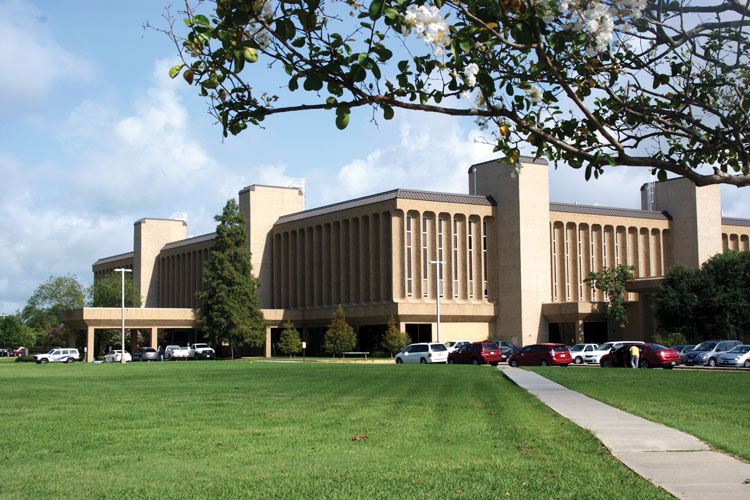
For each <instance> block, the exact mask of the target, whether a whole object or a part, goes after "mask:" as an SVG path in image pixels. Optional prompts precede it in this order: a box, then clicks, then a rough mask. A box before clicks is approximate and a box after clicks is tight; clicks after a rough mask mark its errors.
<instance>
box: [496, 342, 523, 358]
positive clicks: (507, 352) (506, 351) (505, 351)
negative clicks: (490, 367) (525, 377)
mask: <svg viewBox="0 0 750 500" xmlns="http://www.w3.org/2000/svg"><path fill="white" fill-rule="evenodd" d="M521 349H523V347H518V346H513V347H502V346H500V352H501V353H502V355H503V358H502V359H501V360H500V361H508V358H510V357H511V356H512V355H514V354H515V353H517V352H521Z"/></svg>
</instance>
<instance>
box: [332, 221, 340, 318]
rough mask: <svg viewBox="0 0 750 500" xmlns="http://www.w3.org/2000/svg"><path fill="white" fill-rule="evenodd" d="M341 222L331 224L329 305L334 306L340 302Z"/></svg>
mask: <svg viewBox="0 0 750 500" xmlns="http://www.w3.org/2000/svg"><path fill="white" fill-rule="evenodd" d="M341 261H342V256H341V222H339V221H336V222H334V223H333V224H332V225H331V268H330V276H331V278H330V279H331V300H330V302H329V303H330V305H332V306H335V305H337V304H339V303H340V302H341V278H342V275H341Z"/></svg>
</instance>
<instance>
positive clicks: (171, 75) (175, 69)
mask: <svg viewBox="0 0 750 500" xmlns="http://www.w3.org/2000/svg"><path fill="white" fill-rule="evenodd" d="M183 66H184V64H175V65H174V66H172V67H171V68H169V78H175V77H177V75H179V74H180V70H181V69H182V67H183Z"/></svg>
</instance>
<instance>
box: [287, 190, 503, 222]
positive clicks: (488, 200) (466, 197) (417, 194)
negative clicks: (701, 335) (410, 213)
mask: <svg viewBox="0 0 750 500" xmlns="http://www.w3.org/2000/svg"><path fill="white" fill-rule="evenodd" d="M397 198H400V199H406V200H420V201H432V202H437V203H459V204H464V205H482V206H495V205H497V204H496V203H495V200H494V199H493V198H492V197H491V196H483V195H473V194H456V193H438V192H434V191H418V190H416V189H393V190H391V191H385V192H383V193H377V194H372V195H369V196H363V197H361V198H355V199H353V200H348V201H342V202H339V203H333V204H331V205H325V206H323V207H318V208H313V209H310V210H305V211H302V212H297V213H294V214H289V215H283V216H281V217H279V220H278V221H276V224H283V223H286V222H293V221H296V220H301V219H306V218H309V217H316V216H319V215H325V214H330V213H335V212H339V211H342V210H348V209H351V208H356V207H361V206H365V205H371V204H374V203H380V202H383V201H388V200H394V199H397Z"/></svg>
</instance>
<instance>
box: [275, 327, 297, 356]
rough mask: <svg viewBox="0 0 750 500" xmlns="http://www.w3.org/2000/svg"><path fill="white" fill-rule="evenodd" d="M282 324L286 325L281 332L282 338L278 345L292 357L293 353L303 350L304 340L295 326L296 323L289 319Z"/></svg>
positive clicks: (280, 349)
mask: <svg viewBox="0 0 750 500" xmlns="http://www.w3.org/2000/svg"><path fill="white" fill-rule="evenodd" d="M281 326H283V327H284V330H283V331H282V332H281V339H280V340H279V343H278V344H277V345H276V347H278V349H279V351H281V352H283V353H284V354H288V355H289V357H290V358H291V357H292V354H297V353H298V352H302V340H301V339H300V337H299V332H298V331H297V330H296V329H295V328H294V323H292V322H291V321H287V322H286V323H284V324H282V325H281Z"/></svg>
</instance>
